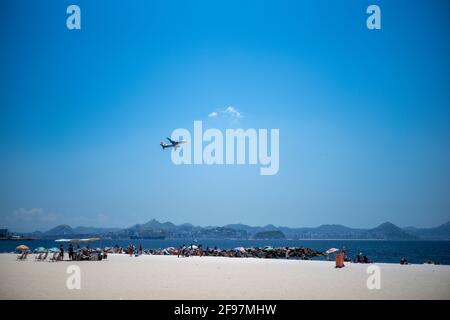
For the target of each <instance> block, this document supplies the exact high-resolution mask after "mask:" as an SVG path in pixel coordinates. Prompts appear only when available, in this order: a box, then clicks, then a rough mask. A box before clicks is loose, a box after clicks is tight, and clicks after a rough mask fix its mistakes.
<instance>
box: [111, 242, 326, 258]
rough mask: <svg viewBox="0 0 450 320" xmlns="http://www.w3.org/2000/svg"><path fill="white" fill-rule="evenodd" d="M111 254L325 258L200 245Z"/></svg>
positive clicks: (301, 250) (293, 250)
mask: <svg viewBox="0 0 450 320" xmlns="http://www.w3.org/2000/svg"><path fill="white" fill-rule="evenodd" d="M108 251H109V252H111V253H124V254H129V255H135V256H139V255H141V254H149V255H176V256H177V257H190V256H200V257H202V256H212V257H237V258H252V257H253V258H267V259H270V258H297V259H303V260H307V259H310V258H312V257H318V256H323V255H324V254H325V253H323V252H319V251H316V250H313V249H310V248H305V247H290V248H288V247H282V248H273V247H270V246H266V247H264V248H259V247H249V248H244V247H237V248H234V249H220V248H218V247H203V246H202V245H201V244H200V245H193V244H191V245H188V246H187V245H181V246H180V247H178V248H175V247H168V248H164V249H153V250H152V249H151V250H144V249H143V248H142V246H139V247H137V248H136V247H134V246H133V245H130V246H128V247H127V248H121V247H119V246H115V247H113V248H108Z"/></svg>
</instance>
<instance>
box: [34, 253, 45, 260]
mask: <svg viewBox="0 0 450 320" xmlns="http://www.w3.org/2000/svg"><path fill="white" fill-rule="evenodd" d="M42 255H43V253H42V252H41V253H39V255H37V256H36V257H34V259H35V260H36V261H40V260H41V259H42Z"/></svg>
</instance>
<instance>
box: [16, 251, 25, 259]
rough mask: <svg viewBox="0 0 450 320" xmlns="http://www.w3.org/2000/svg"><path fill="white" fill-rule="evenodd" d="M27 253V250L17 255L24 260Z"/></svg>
mask: <svg viewBox="0 0 450 320" xmlns="http://www.w3.org/2000/svg"><path fill="white" fill-rule="evenodd" d="M25 255H26V252H25V251H24V252H22V253H21V254H19V255H18V256H17V260H23V259H24V257H25Z"/></svg>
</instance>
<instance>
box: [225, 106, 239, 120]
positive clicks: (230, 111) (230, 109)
mask: <svg viewBox="0 0 450 320" xmlns="http://www.w3.org/2000/svg"><path fill="white" fill-rule="evenodd" d="M223 112H224V113H226V114H229V115H230V116H231V117H232V118H237V119H239V118H242V114H241V113H240V112H239V111H238V110H237V109H236V108H235V107H232V106H229V107H227V108H226V109H225V111H223Z"/></svg>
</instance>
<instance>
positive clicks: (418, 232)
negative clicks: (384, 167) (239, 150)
mask: <svg viewBox="0 0 450 320" xmlns="http://www.w3.org/2000/svg"><path fill="white" fill-rule="evenodd" d="M26 235H27V236H31V237H34V238H59V237H89V236H102V237H105V238H112V239H126V238H132V237H135V238H139V237H142V238H146V237H164V238H172V239H183V238H184V239H188V238H193V239H207V238H208V239H260V238H261V237H263V236H267V237H268V238H272V239H275V238H276V239H284V238H285V239H378V240H450V222H447V223H445V224H443V225H440V226H438V227H435V228H415V227H406V228H400V227H398V226H396V225H394V224H393V223H390V222H385V223H382V224H381V225H379V226H377V227H375V228H372V229H357V228H350V227H346V226H343V225H336V224H325V225H321V226H319V227H314V228H290V227H276V226H274V225H271V224H269V225H266V226H263V227H257V226H256V227H255V226H249V225H245V224H228V225H225V226H222V227H218V226H208V227H200V226H194V225H192V224H190V223H185V224H181V225H175V224H173V223H172V222H164V223H161V222H159V221H157V220H155V219H152V220H150V221H148V222H147V223H145V224H136V225H133V226H131V227H129V228H122V229H120V228H95V227H76V228H72V227H70V226H68V225H59V226H56V227H55V228H52V229H50V230H48V231H46V232H39V231H36V232H33V233H29V234H26Z"/></svg>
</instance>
